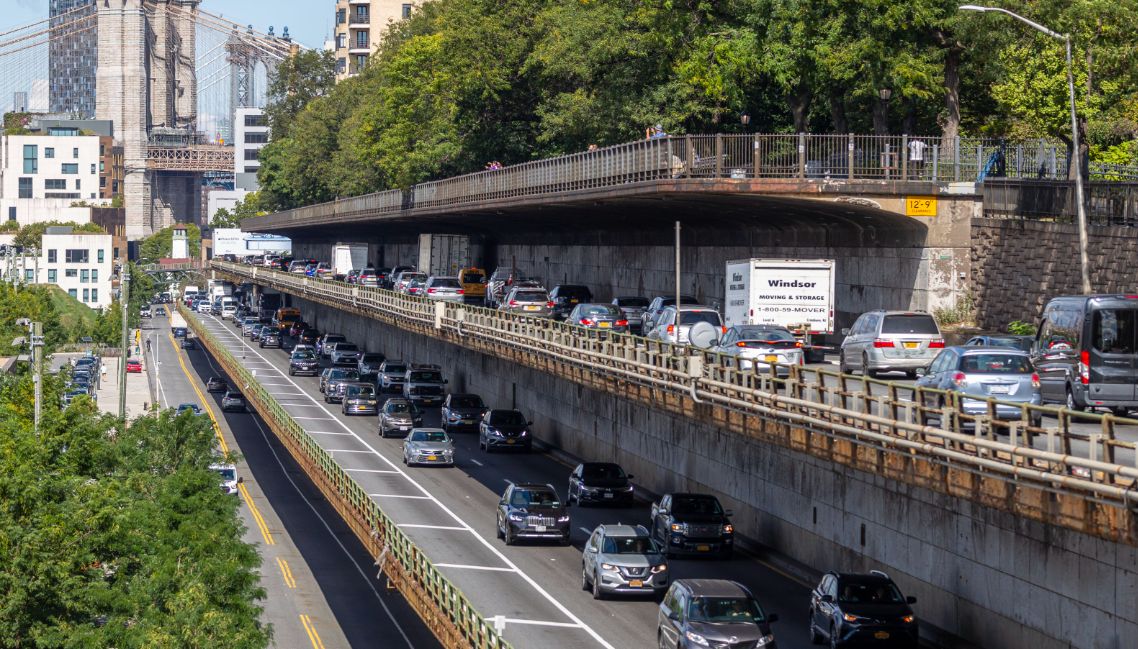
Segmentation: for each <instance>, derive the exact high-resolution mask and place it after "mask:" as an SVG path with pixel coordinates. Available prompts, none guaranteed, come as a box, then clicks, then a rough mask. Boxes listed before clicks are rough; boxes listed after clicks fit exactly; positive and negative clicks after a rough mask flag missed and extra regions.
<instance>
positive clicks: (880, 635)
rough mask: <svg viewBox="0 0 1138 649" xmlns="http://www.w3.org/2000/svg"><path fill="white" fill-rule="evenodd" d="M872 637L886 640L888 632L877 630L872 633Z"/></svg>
mask: <svg viewBox="0 0 1138 649" xmlns="http://www.w3.org/2000/svg"><path fill="white" fill-rule="evenodd" d="M873 637H875V638H877V639H878V640H888V639H889V632H888V631H878V632H877V633H874V634H873Z"/></svg>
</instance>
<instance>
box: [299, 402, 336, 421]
mask: <svg viewBox="0 0 1138 649" xmlns="http://www.w3.org/2000/svg"><path fill="white" fill-rule="evenodd" d="M316 407H317V408H319V407H320V406H319V405H318V406H316ZM293 419H302V420H310V421H336V420H335V419H329V418H327V417H293Z"/></svg>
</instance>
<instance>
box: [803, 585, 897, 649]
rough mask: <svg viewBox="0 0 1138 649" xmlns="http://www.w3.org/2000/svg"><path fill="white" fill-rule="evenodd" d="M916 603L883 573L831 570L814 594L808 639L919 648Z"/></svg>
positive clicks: (845, 644)
mask: <svg viewBox="0 0 1138 649" xmlns="http://www.w3.org/2000/svg"><path fill="white" fill-rule="evenodd" d="M916 603H917V598H915V597H905V596H903V595H902V594H901V591H900V589H898V588H897V585H896V584H894V583H893V580H892V579H890V578H889V575H887V574H885V573H884V572H880V571H877V570H874V571H872V572H870V573H869V574H851V573H840V572H828V573H826V574H825V575H823V576H822V581H821V582H820V583H819V584H818V586H817V587H815V588H814V590H813V591H811V593H810V641H811V642H812V643H813V644H822V643H823V642H826V643H829V645H830V646H831V647H848V646H853V645H857V646H874V647H885V646H888V647H904V648H905V649H916V648H917V637H918V630H919V624H918V622H917V617H916V615H915V614H914V613H913V609H912V608H911V607H910V604H916Z"/></svg>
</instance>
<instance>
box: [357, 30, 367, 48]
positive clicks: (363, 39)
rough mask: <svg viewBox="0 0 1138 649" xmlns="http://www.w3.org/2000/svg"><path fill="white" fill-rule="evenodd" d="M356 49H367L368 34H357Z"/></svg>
mask: <svg viewBox="0 0 1138 649" xmlns="http://www.w3.org/2000/svg"><path fill="white" fill-rule="evenodd" d="M356 47H367V32H356Z"/></svg>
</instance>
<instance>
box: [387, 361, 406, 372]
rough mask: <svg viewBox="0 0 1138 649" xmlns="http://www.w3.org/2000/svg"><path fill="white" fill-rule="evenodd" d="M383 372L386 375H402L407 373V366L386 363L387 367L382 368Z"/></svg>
mask: <svg viewBox="0 0 1138 649" xmlns="http://www.w3.org/2000/svg"><path fill="white" fill-rule="evenodd" d="M383 371H384V373H386V374H403V373H404V372H406V371H407V366H406V365H392V364H391V363H388V364H387V365H385V366H384V368H383Z"/></svg>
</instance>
